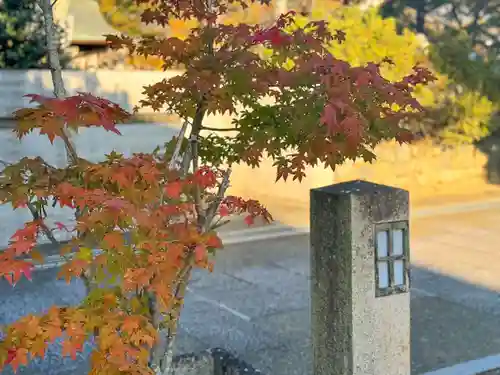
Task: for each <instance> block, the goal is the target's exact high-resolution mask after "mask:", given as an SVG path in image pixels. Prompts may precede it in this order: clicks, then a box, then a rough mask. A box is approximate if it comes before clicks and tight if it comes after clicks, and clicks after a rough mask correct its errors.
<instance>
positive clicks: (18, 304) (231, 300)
mask: <svg viewBox="0 0 500 375" xmlns="http://www.w3.org/2000/svg"><path fill="white" fill-rule="evenodd" d="M499 219H500V213H499V212H498V209H490V210H482V211H480V212H476V213H470V212H469V213H467V214H461V215H460V214H457V213H453V214H450V213H448V214H447V215H444V216H438V215H435V216H433V217H431V218H425V219H417V220H414V221H413V223H412V235H413V238H412V261H413V269H412V291H411V293H412V294H411V296H412V298H411V304H412V305H411V308H412V310H411V311H412V320H411V324H412V338H411V344H412V346H411V347H412V374H421V373H425V372H427V371H430V370H434V369H439V368H442V367H447V366H451V365H453V364H456V363H461V362H464V361H469V360H473V359H477V358H482V357H486V356H489V355H493V354H497V353H499V352H500V295H499V292H498V291H499V290H500V278H498V273H499V271H500V267H499V264H500V263H499V262H500V261H499V260H497V259H498V258H499V257H498V252H499V250H500V248H499V247H498V243H500V231H498V222H499ZM308 249H309V238H308V235H307V234H301V235H295V236H293V237H287V238H277V239H271V240H262V241H254V242H247V243H242V244H232V245H229V246H227V247H226V249H224V250H223V251H222V252H221V253H220V254H219V258H218V261H217V265H216V269H215V271H214V272H213V273H212V274H208V273H207V272H205V271H197V272H195V274H194V276H193V280H192V282H191V284H190V290H189V293H188V297H187V299H186V302H185V308H184V311H183V314H182V318H181V322H180V333H179V337H178V342H177V352H178V353H186V352H196V351H200V350H203V349H206V348H209V347H222V348H225V349H228V350H230V351H232V352H234V353H235V354H236V355H238V356H239V357H240V358H242V359H244V360H246V361H247V362H249V363H250V364H252V365H253V366H254V367H257V368H259V369H260V370H262V371H263V373H264V374H269V375H312V368H311V354H312V353H311V342H310V320H309V315H310V313H309V309H310V297H309V251H308ZM55 273H56V270H54V269H52V270H44V271H39V272H37V273H36V274H35V275H34V282H32V283H30V282H27V281H23V282H22V283H20V284H18V285H17V286H16V287H15V288H11V287H10V286H9V285H8V284H6V283H5V282H1V283H0V295H1V296H2V300H3V303H2V304H1V305H0V324H4V323H8V322H12V321H13V320H15V319H16V318H18V317H20V316H22V315H25V314H26V313H38V312H41V311H43V310H45V309H47V308H48V307H50V306H51V305H53V304H58V305H65V304H74V303H77V302H78V301H79V300H80V299H81V298H82V297H83V294H84V289H83V287H82V285H81V284H79V283H78V282H74V283H72V284H71V285H67V284H65V282H64V281H57V280H55ZM497 279H498V280H497ZM89 350H90V346H89V347H88V348H87V353H88V351H89ZM87 353H84V355H82V356H81V357H80V358H79V361H76V362H74V361H72V360H70V359H63V358H62V357H61V355H60V348H59V347H58V346H57V345H54V346H53V347H52V348H51V350H50V351H49V353H48V355H47V358H46V359H45V360H43V361H36V362H33V363H31V364H30V365H29V367H27V368H25V369H22V370H21V371H19V373H20V374H29V375H42V374H44V375H63V374H64V375H66V374H67V375H69V374H72V375H83V374H85V373H86V372H85V370H84V369H85V358H86V354H87ZM7 374H8V375H10V372H9V371H4V372H3V373H2V375H7Z"/></svg>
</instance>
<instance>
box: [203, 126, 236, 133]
mask: <svg viewBox="0 0 500 375" xmlns="http://www.w3.org/2000/svg"><path fill="white" fill-rule="evenodd" d="M201 129H202V130H210V131H214V132H234V131H238V130H239V129H238V128H212V127H210V126H202V127H201Z"/></svg>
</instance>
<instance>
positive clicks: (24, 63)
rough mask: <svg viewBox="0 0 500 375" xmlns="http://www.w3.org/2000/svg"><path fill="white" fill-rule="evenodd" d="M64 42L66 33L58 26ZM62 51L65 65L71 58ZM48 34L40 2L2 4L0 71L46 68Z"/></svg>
mask: <svg viewBox="0 0 500 375" xmlns="http://www.w3.org/2000/svg"><path fill="white" fill-rule="evenodd" d="M56 28H57V32H58V33H59V35H56V38H57V39H58V40H61V37H62V33H63V30H62V28H60V27H56ZM60 52H61V56H62V57H63V58H62V63H63V64H65V63H67V62H68V59H67V58H66V57H65V56H64V54H63V53H62V51H60ZM47 67H48V63H47V46H46V33H45V30H44V28H43V16H42V11H41V9H40V7H39V6H38V5H37V1H33V0H2V1H0V68H11V69H33V68H47Z"/></svg>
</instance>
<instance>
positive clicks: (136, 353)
mask: <svg viewBox="0 0 500 375" xmlns="http://www.w3.org/2000/svg"><path fill="white" fill-rule="evenodd" d="M44 1H46V2H48V4H49V5H48V6H47V5H46V7H45V13H46V20H48V21H47V22H49V23H50V20H51V9H50V1H48V0H44ZM266 2H267V1H266V0H261V4H263V5H265V4H266ZM135 4H136V6H137V7H138V8H140V9H143V12H142V14H141V22H143V23H146V24H148V23H156V24H158V25H159V26H162V27H163V26H165V25H166V24H167V23H168V22H170V20H172V19H180V20H187V19H194V20H196V22H197V25H198V26H197V27H194V28H192V29H191V30H190V32H189V35H188V36H187V37H185V38H178V37H175V36H144V37H136V38H134V37H131V36H120V37H117V36H108V41H109V43H110V45H111V46H113V47H114V48H123V47H126V48H128V49H129V50H130V52H131V53H133V54H137V55H143V56H157V57H160V58H161V59H162V60H163V68H164V69H169V68H171V67H178V66H183V67H184V70H183V72H182V74H181V75H178V76H175V77H172V78H169V79H165V80H163V81H161V82H158V83H156V84H153V85H150V86H146V87H145V88H144V99H143V100H142V101H141V105H142V106H149V107H151V108H153V109H154V110H163V111H166V112H169V113H175V114H176V115H178V116H179V117H181V118H183V119H184V120H185V122H184V124H183V126H182V128H181V130H180V132H179V134H178V136H177V137H174V138H173V139H172V140H170V141H167V142H166V143H165V144H164V145H162V147H158V148H157V149H155V150H153V151H152V152H151V153H137V154H133V155H132V156H128V157H126V156H124V155H122V154H119V153H116V152H114V151H110V153H109V154H107V155H105V159H104V160H103V161H101V162H90V161H88V160H85V159H83V158H81V157H79V155H78V153H77V150H76V148H75V147H74V145H73V144H72V142H71V139H70V136H69V132H70V131H71V130H78V128H80V127H90V126H98V127H102V128H104V129H106V130H108V131H110V132H114V133H117V134H119V133H120V131H119V129H118V127H117V124H118V123H120V122H122V121H124V120H125V119H126V118H127V117H128V116H129V115H130V114H129V113H127V112H126V111H125V110H123V109H122V108H120V107H119V106H118V105H116V104H114V103H112V102H110V101H108V100H106V99H103V98H99V97H95V96H93V95H92V94H89V93H78V94H77V95H71V96H68V95H66V92H65V90H64V87H63V86H62V85H63V83H62V76H61V72H60V68H58V67H57V61H56V60H55V59H56V58H57V55H56V54H54V53H50V54H49V56H50V57H51V65H52V67H53V69H52V74H53V81H54V85H55V87H54V88H55V94H56V96H55V97H46V96H41V95H28V96H29V97H30V98H31V100H32V101H33V102H34V103H35V104H36V106H35V107H34V108H24V109H20V110H18V111H16V112H15V114H14V115H15V118H16V119H17V120H18V126H17V128H16V129H15V131H16V134H17V136H18V137H19V138H22V137H24V136H25V135H26V134H28V133H30V132H33V131H39V132H40V134H41V135H42V136H47V137H48V138H49V139H50V140H51V141H53V140H54V139H55V138H61V139H62V140H63V141H64V142H65V145H66V149H67V153H68V164H67V166H65V167H55V166H53V165H50V164H48V163H47V162H46V161H45V160H43V159H42V158H41V157H37V158H22V159H21V160H19V161H18V162H15V163H11V164H8V165H7V166H6V167H5V168H4V170H3V171H2V174H1V176H0V200H1V201H2V202H3V203H9V204H11V205H12V206H13V207H14V208H20V207H27V208H28V209H29V210H30V211H31V213H32V215H33V220H32V221H30V222H27V223H26V224H25V226H24V227H23V228H21V229H19V230H18V231H17V232H16V233H14V235H13V236H12V238H11V242H10V245H9V246H8V247H7V248H6V249H5V250H4V251H3V252H2V253H1V254H0V275H1V276H3V277H4V278H5V279H7V280H8V281H9V282H11V283H12V284H15V283H16V282H17V281H18V280H19V279H20V278H21V277H23V275H24V276H25V277H27V278H29V279H30V278H31V277H32V275H31V271H32V266H33V262H34V261H43V260H42V259H41V258H42V256H41V254H40V253H39V252H37V250H36V246H37V243H38V239H39V238H40V237H41V236H45V237H47V238H48V239H49V240H51V241H52V242H54V243H56V244H57V243H58V241H57V239H56V236H55V233H56V232H57V231H66V232H69V233H71V234H72V238H71V240H70V241H69V242H68V243H65V244H61V254H62V255H63V256H64V257H66V258H67V262H66V263H65V264H64V265H63V266H61V270H60V277H62V278H64V279H66V280H68V281H69V280H71V278H73V277H77V278H81V279H83V281H84V282H85V285H86V286H87V292H88V294H87V297H86V298H85V300H84V301H83V302H82V303H81V304H80V305H78V306H72V307H53V308H52V309H51V310H50V311H48V312H47V313H45V314H42V315H36V316H35V315H29V316H26V317H23V318H21V319H20V320H18V321H16V322H14V323H13V324H11V325H9V326H7V327H4V328H3V336H2V342H1V343H0V366H6V365H11V366H12V367H13V368H17V367H18V366H20V365H25V364H26V363H27V361H28V360H29V359H30V358H32V357H34V356H43V355H44V353H45V351H46V348H47V345H48V344H49V343H50V342H52V341H54V340H55V339H56V338H63V341H64V344H63V351H64V354H66V355H70V356H72V357H74V356H75V355H76V352H77V351H79V350H81V349H82V347H83V344H84V342H85V341H86V340H88V339H89V338H91V337H92V338H94V340H95V343H96V347H95V350H94V351H93V353H92V356H91V367H92V370H91V374H106V375H112V374H156V375H160V374H168V373H169V371H170V370H171V367H172V366H171V359H172V353H171V352H172V343H173V339H174V338H175V333H176V327H177V321H178V317H179V314H180V313H181V310H182V304H183V298H184V293H185V291H186V285H187V283H188V282H189V279H190V275H191V272H192V270H193V268H194V267H202V268H206V269H208V270H211V269H212V267H213V264H212V262H213V256H214V255H215V254H216V252H217V250H219V249H221V248H222V242H221V240H220V238H219V237H218V235H217V229H218V228H219V227H220V226H221V225H224V224H225V223H226V222H227V218H228V217H229V216H230V215H233V214H244V215H246V218H245V221H246V222H247V223H248V224H249V225H250V224H252V223H253V221H254V219H255V218H256V217H262V218H264V220H266V221H271V220H272V217H271V215H270V214H269V213H268V212H267V210H266V209H265V208H264V207H263V206H262V205H261V204H260V203H259V202H257V201H255V200H251V199H250V200H246V199H243V198H240V197H234V196H230V195H227V193H226V191H227V188H228V186H229V181H230V174H231V166H232V165H234V164H237V163H246V164H248V165H251V166H258V165H259V163H260V162H261V160H262V159H263V158H264V157H269V158H271V159H273V160H274V165H275V166H276V169H277V179H281V178H282V179H285V180H286V179H287V178H288V177H292V178H293V179H298V180H302V179H303V178H304V176H305V172H304V171H305V168H306V166H311V165H312V166H314V165H318V164H323V165H325V166H327V167H330V168H335V166H336V165H339V164H341V163H343V162H344V161H345V160H347V159H353V160H354V159H356V158H357V157H360V156H361V157H363V158H364V159H365V160H372V159H373V158H374V157H375V155H374V154H373V151H372V150H373V148H374V146H375V145H376V144H378V143H379V142H381V141H383V140H388V139H393V138H396V139H397V140H398V141H400V142H408V141H410V140H411V133H410V132H409V131H408V130H406V129H404V128H403V127H402V126H401V120H403V119H405V118H408V117H413V116H416V115H418V114H419V113H420V112H421V111H422V108H421V106H420V105H419V103H418V101H417V100H416V99H415V98H414V97H413V95H412V92H413V89H414V87H415V86H416V85H417V84H420V83H426V82H429V81H431V80H432V79H433V77H432V75H431V74H430V73H429V72H428V71H427V70H425V69H423V68H420V67H415V68H414V70H413V72H412V73H411V74H409V75H407V76H405V77H403V78H402V79H400V80H397V81H394V82H390V81H388V80H386V79H384V78H383V77H382V76H381V75H380V71H379V66H378V65H377V64H373V63H371V64H370V63H369V64H367V65H365V66H359V67H352V66H350V65H349V64H348V63H346V62H344V61H342V60H339V59H337V58H336V57H335V56H333V55H332V54H330V53H329V52H328V48H327V46H329V45H330V44H331V43H332V42H333V41H335V40H336V41H337V42H338V43H341V42H342V40H343V38H344V34H343V32H342V31H340V30H337V31H334V32H331V31H330V28H329V27H328V25H327V23H326V22H325V21H322V20H320V21H310V22H308V23H306V24H305V25H298V24H297V23H296V15H295V14H294V12H289V13H287V14H284V15H282V16H280V17H279V18H278V19H277V20H276V21H275V22H274V24H272V25H270V26H263V25H249V24H245V23H236V24H224V23H221V22H218V20H220V19H221V18H222V17H223V16H224V15H225V14H226V12H227V11H228V9H229V6H230V5H231V6H235V5H239V6H240V7H242V8H245V7H247V6H248V4H247V2H246V1H245V0H238V1H236V2H234V1H230V0H227V1H226V0H219V1H209V2H204V1H199V0H182V1H178V0H175V1H174V0H154V1H151V0H136V2H135ZM48 42H49V46H50V45H51V43H50V38H49V41H48ZM52 52H53V51H52ZM213 113H219V114H224V113H230V114H232V115H233V117H234V119H233V122H232V127H231V128H212V127H209V126H207V125H206V116H207V115H209V114H213ZM225 130H231V131H233V132H235V133H236V135H235V136H231V137H223V136H222V135H221V132H223V131H225ZM202 131H207V132H208V134H207V135H205V136H202V135H201V132H202ZM49 205H59V206H61V207H69V208H71V209H73V210H74V211H75V217H76V220H75V223H74V225H69V224H64V223H56V225H55V227H54V228H50V227H49V226H48V224H47V223H48V221H47V220H46V219H47V213H46V208H47V207H48V206H49ZM95 249H98V250H99V252H98V253H97V254H95V252H94V250H95ZM27 254H28V255H31V260H26V259H25V256H26V255H27Z"/></svg>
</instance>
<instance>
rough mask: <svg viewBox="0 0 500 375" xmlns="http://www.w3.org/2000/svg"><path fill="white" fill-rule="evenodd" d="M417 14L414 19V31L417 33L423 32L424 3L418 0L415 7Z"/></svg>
mask: <svg viewBox="0 0 500 375" xmlns="http://www.w3.org/2000/svg"><path fill="white" fill-rule="evenodd" d="M415 10H416V12H417V15H416V20H415V31H416V32H417V33H421V34H425V16H426V12H425V3H424V2H423V0H420V1H419V2H418V4H417V6H416V8H415Z"/></svg>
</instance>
